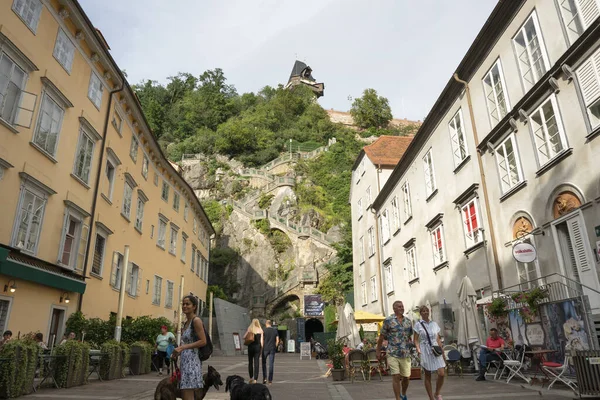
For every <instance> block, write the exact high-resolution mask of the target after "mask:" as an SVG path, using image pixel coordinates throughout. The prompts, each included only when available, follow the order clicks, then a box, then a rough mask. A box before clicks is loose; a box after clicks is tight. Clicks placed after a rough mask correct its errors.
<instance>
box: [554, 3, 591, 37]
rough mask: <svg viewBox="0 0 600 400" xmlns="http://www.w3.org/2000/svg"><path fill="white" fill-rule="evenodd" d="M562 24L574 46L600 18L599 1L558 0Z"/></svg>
mask: <svg viewBox="0 0 600 400" xmlns="http://www.w3.org/2000/svg"><path fill="white" fill-rule="evenodd" d="M558 8H559V10H560V13H561V15H562V22H563V25H564V27H565V30H566V31H567V36H568V37H569V44H573V43H574V42H575V41H576V40H577V39H578V38H579V36H581V34H582V33H583V32H584V31H585V30H586V29H587V28H588V27H589V26H590V25H591V24H592V23H593V22H594V21H595V20H596V19H597V18H598V17H599V16H600V1H599V0H558Z"/></svg>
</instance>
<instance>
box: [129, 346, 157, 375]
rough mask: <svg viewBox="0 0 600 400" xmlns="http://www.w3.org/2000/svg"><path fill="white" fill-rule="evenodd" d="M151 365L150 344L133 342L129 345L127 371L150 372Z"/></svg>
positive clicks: (139, 373) (134, 373)
mask: <svg viewBox="0 0 600 400" xmlns="http://www.w3.org/2000/svg"><path fill="white" fill-rule="evenodd" d="M151 365H152V346H150V345H149V344H148V343H141V342H140V343H134V344H133V345H132V346H131V357H130V359H129V372H131V373H132V374H133V375H141V374H148V373H150V370H151Z"/></svg>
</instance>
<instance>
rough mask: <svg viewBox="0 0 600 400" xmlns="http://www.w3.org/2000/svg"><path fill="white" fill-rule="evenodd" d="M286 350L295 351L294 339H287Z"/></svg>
mask: <svg viewBox="0 0 600 400" xmlns="http://www.w3.org/2000/svg"><path fill="white" fill-rule="evenodd" d="M287 352H288V353H295V352H296V341H295V340H294V339H290V340H288V347H287Z"/></svg>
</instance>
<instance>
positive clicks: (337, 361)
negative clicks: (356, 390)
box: [327, 338, 346, 381]
mask: <svg viewBox="0 0 600 400" xmlns="http://www.w3.org/2000/svg"><path fill="white" fill-rule="evenodd" d="M345 343H346V342H345V340H344V339H343V338H340V339H330V340H328V341H327V354H329V359H330V360H331V364H332V368H331V376H332V377H333V380H334V381H343V380H344V375H345V373H346V368H345V367H344V361H345V354H344V345H345Z"/></svg>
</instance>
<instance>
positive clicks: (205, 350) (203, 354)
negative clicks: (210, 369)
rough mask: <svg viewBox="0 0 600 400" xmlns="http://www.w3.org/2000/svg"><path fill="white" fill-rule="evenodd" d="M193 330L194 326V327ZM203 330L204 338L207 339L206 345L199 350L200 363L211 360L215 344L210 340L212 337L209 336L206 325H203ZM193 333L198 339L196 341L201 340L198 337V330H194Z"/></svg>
mask: <svg viewBox="0 0 600 400" xmlns="http://www.w3.org/2000/svg"><path fill="white" fill-rule="evenodd" d="M193 322H194V321H192V323H193ZM192 328H193V325H192ZM202 328H204V336H205V337H206V344H205V345H204V346H202V347H199V348H198V358H199V359H200V361H206V360H208V359H209V358H210V356H211V354H212V352H213V344H212V341H211V340H210V336H208V329H206V325H205V324H204V323H202ZM192 332H194V337H195V338H196V340H199V338H198V336H197V335H196V330H195V329H192Z"/></svg>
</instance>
